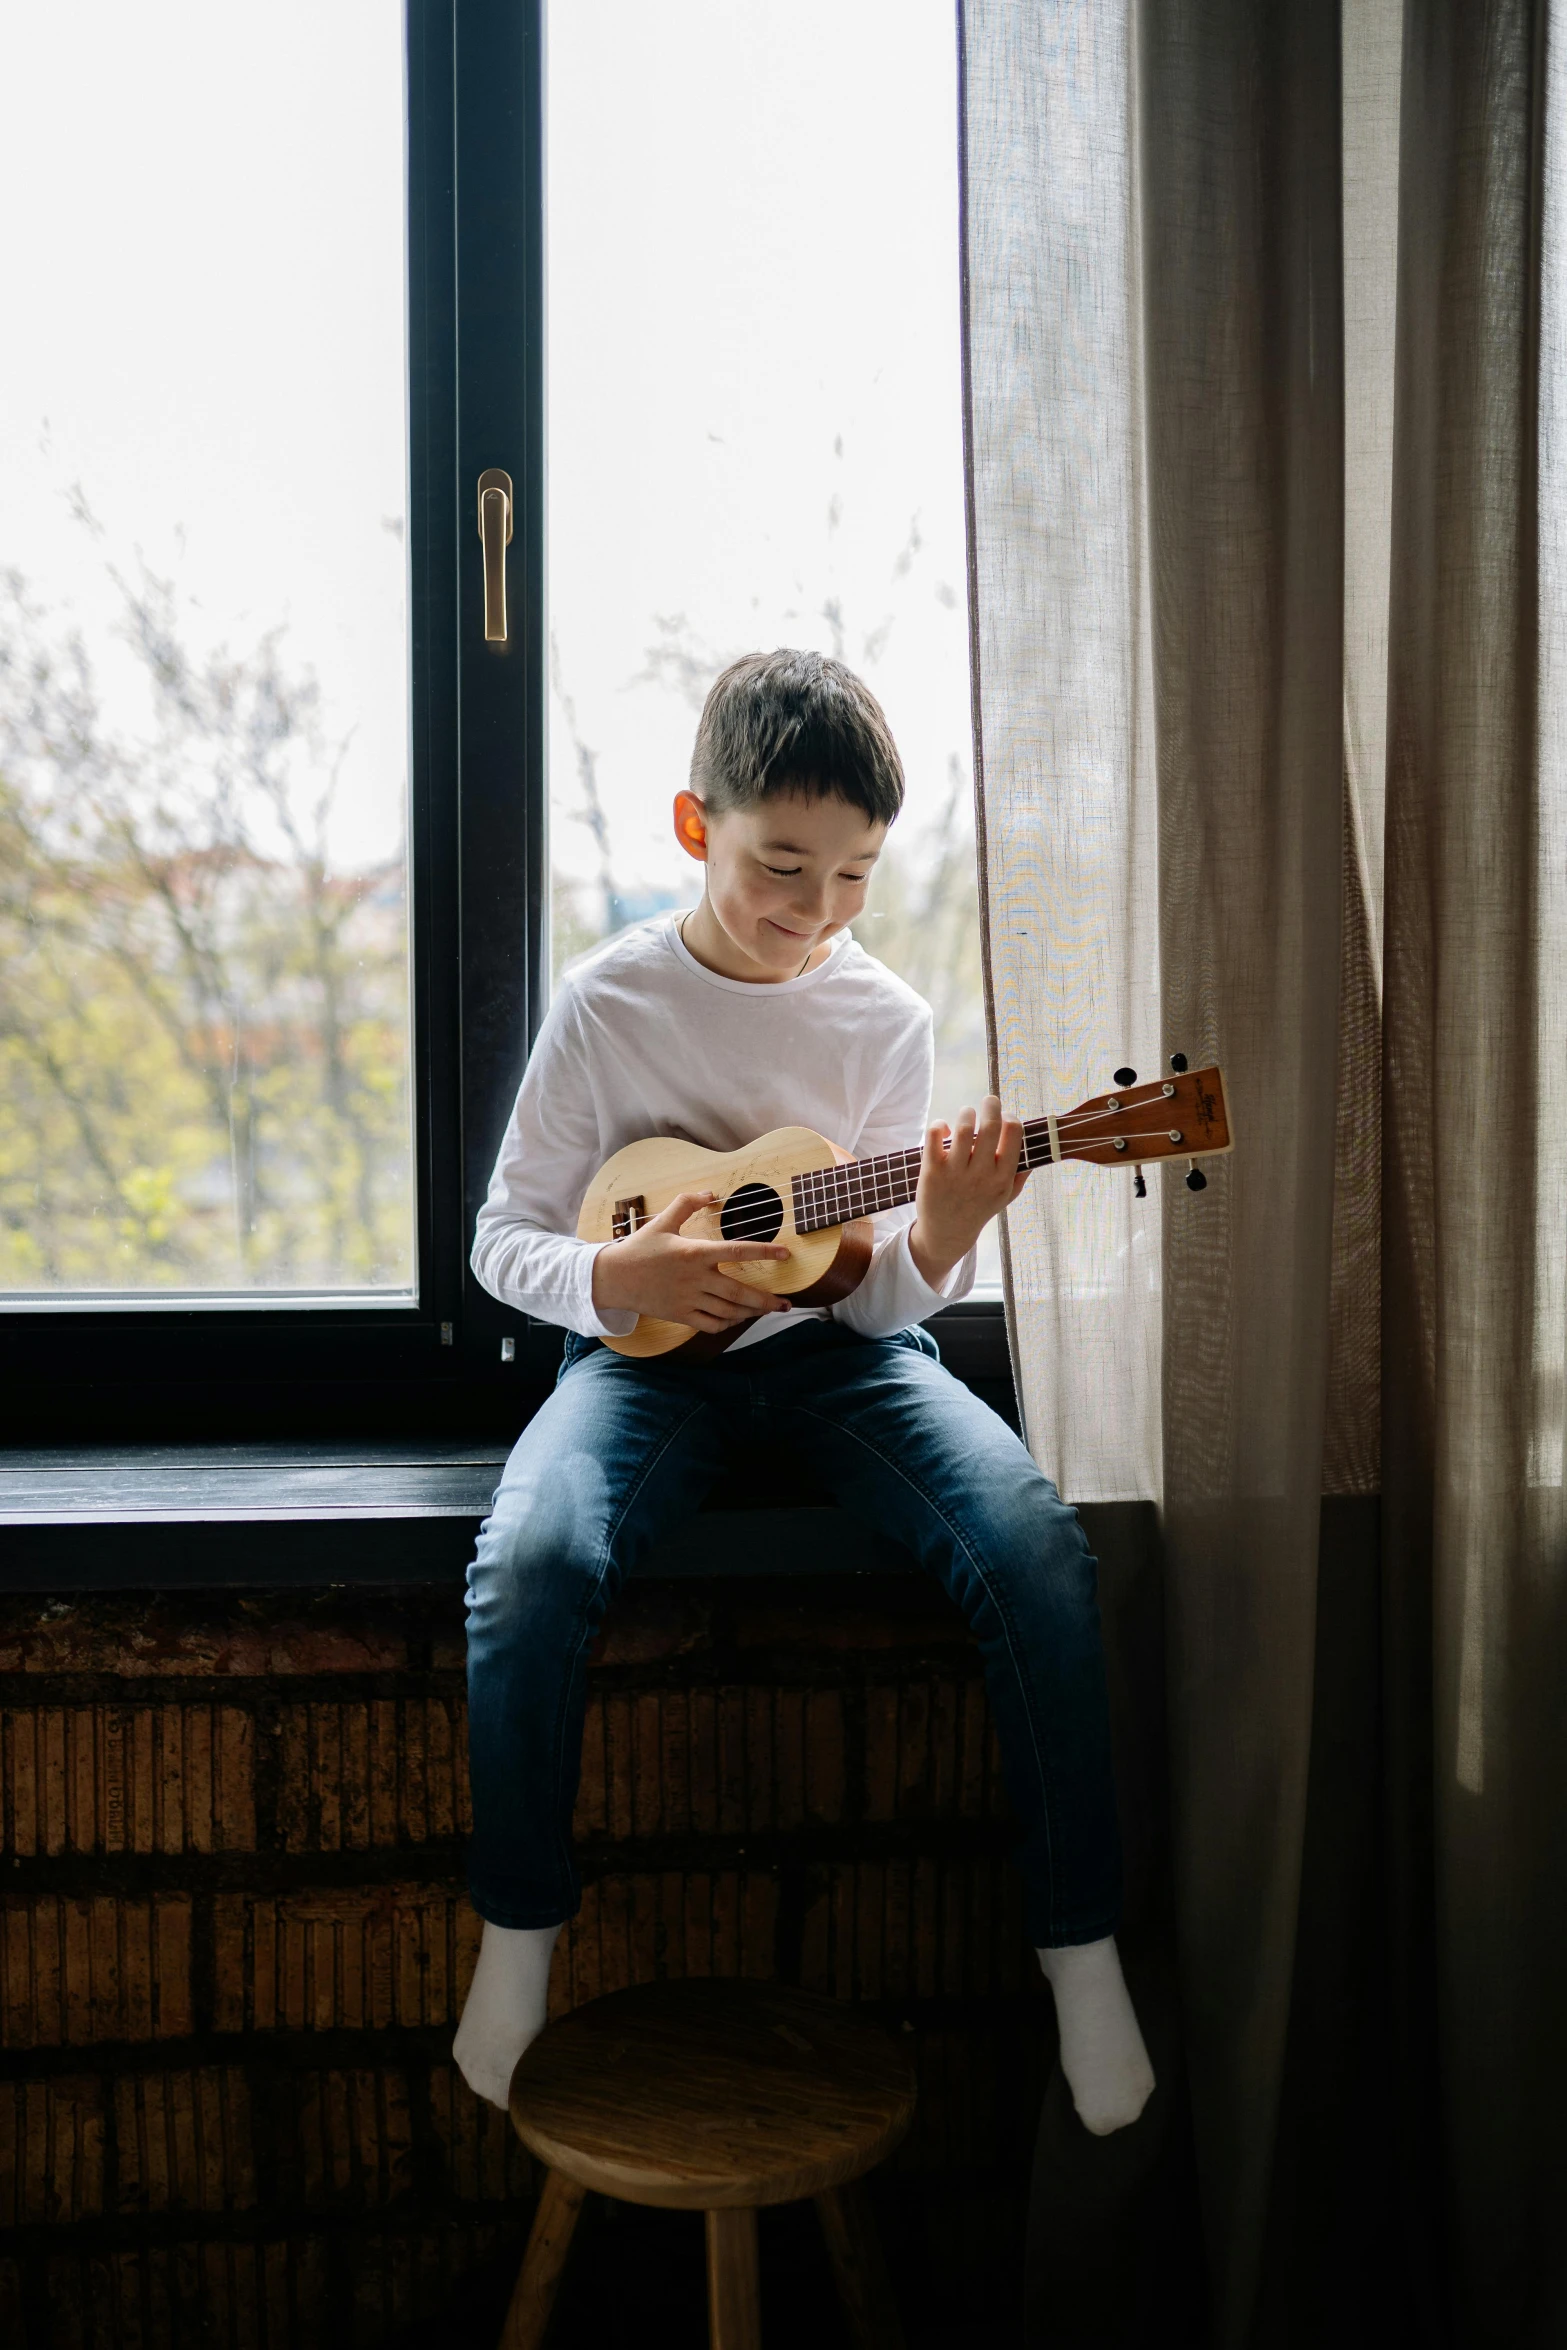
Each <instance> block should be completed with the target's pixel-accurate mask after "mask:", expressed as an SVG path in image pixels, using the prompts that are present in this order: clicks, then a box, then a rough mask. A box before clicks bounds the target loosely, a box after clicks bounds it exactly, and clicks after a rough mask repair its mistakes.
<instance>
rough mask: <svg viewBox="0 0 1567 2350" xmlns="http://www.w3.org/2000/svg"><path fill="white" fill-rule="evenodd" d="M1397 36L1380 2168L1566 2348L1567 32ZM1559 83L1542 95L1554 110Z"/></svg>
mask: <svg viewBox="0 0 1567 2350" xmlns="http://www.w3.org/2000/svg"><path fill="white" fill-rule="evenodd" d="M1547 18H1548V12H1547V10H1546V8H1545V7H1544V6H1543V5H1539V4H1533V5H1532V4H1531V0H1427V4H1426V5H1422V6H1419V7H1414V6H1411V7H1410V9H1409V11H1408V14H1407V18H1406V25H1405V42H1404V84H1403V136H1402V141H1401V151H1400V218H1399V316H1398V391H1397V429H1396V436H1395V483H1394V499H1393V529H1392V537H1393V556H1392V588H1391V599H1390V608H1389V648H1390V653H1389V686H1388V696H1389V701H1388V771H1387V884H1386V917H1385V932H1386V941H1387V945H1386V992H1385V1004H1386V1038H1385V1056H1384V1086H1383V1104H1384V1116H1385V1129H1386V1165H1385V1172H1384V1189H1383V1223H1384V1233H1385V1246H1384V1317H1383V1425H1384V1431H1385V1447H1384V1468H1383V1497H1384V1498H1383V1520H1384V1545H1383V1575H1384V1588H1385V1594H1386V1617H1387V1627H1388V1683H1387V1707H1388V1724H1389V1740H1388V1749H1387V1756H1388V1808H1389V1836H1388V1845H1389V1855H1390V1870H1391V1883H1392V1888H1393V1895H1394V1908H1393V1930H1394V1949H1395V1956H1396V1962H1397V1980H1398V1985H1399V1987H1400V1989H1401V1990H1402V1991H1403V1993H1404V1996H1403V1998H1402V1999H1401V2001H1400V2003H1399V2006H1398V2009H1397V2011H1396V2012H1397V2015H1398V2017H1399V2024H1400V2058H1401V2067H1400V2081H1399V2098H1398V2112H1399V2114H1400V2117H1401V2121H1402V2125H1403V2126H1402V2138H1401V2146H1400V2172H1401V2175H1402V2177H1403V2179H1404V2181H1405V2184H1406V2191H1408V2192H1409V2193H1410V2194H1411V2195H1412V2196H1413V2197H1414V2199H1415V2205H1414V2209H1413V2211H1412V2214H1411V2219H1412V2224H1413V2229H1414V2240H1415V2242H1416V2243H1417V2244H1421V2245H1422V2246H1424V2245H1428V2244H1429V2243H1430V2242H1431V2239H1432V2237H1433V2235H1434V2234H1435V2232H1436V2225H1437V2224H1438V2223H1437V2221H1436V2219H1435V2217H1434V2215H1443V2216H1444V2217H1445V2221H1446V2225H1445V2228H1444V2229H1443V2230H1442V2234H1443V2237H1444V2239H1445V2250H1446V2253H1447V2256H1448V2258H1449V2260H1450V2262H1451V2271H1450V2276H1449V2278H1448V2283H1449V2287H1450V2294H1449V2297H1450V2302H1451V2307H1452V2312H1453V2319H1454V2324H1455V2329H1456V2333H1457V2338H1458V2339H1459V2340H1461V2341H1474V2342H1482V2343H1492V2342H1494V2343H1508V2344H1514V2343H1517V2344H1531V2345H1533V2344H1539V2345H1541V2346H1542V2350H1543V2346H1544V2345H1545V2344H1547V2343H1560V2342H1562V2341H1563V2340H1567V2063H1564V2053H1567V1804H1564V1794H1567V1767H1564V1766H1567V1548H1564V1524H1563V1510H1562V1375H1561V1374H1562V1363H1563V1343H1562V1260H1563V1251H1564V1248H1567V1218H1564V1206H1567V1202H1564V1198H1563V1166H1564V1149H1563V1145H1564V1137H1567V1077H1564V1072H1563V1063H1564V1057H1567V1024H1564V1022H1563V1017H1562V1014H1563V1002H1562V987H1563V974H1564V966H1567V926H1564V923H1563V919H1562V889H1563V838H1562V827H1563V798H1564V789H1567V774H1564V760H1563V747H1564V746H1563V740H1562V723H1563V720H1562V701H1561V688H1562V669H1561V630H1562V625H1563V603H1562V598H1563V588H1564V584H1567V583H1564V581H1563V577H1562V568H1561V562H1560V533H1561V530H1562V523H1563V517H1562V499H1563V493H1564V490H1567V481H1564V479H1563V476H1562V470H1561V465H1562V459H1561V449H1562V441H1561V421H1562V420H1561V402H1562V398H1563V353H1562V332H1563V319H1562V271H1563V251H1562V226H1563V224H1562V219H1561V190H1560V169H1561V166H1560V158H1559V155H1558V154H1557V152H1556V142H1557V141H1558V140H1559V137H1560V132H1561V125H1562V123H1563V120H1564V117H1563V114H1562V112H1561V107H1560V97H1559V94H1558V93H1559V90H1560V86H1561V83H1562V79H1563V71H1564V60H1563V58H1562V55H1561V48H1562V38H1563V32H1564V30H1567V28H1564V27H1563V26H1562V24H1561V22H1560V20H1558V22H1557V24H1556V26H1554V27H1552V28H1550V30H1551V31H1552V32H1553V33H1554V38H1553V39H1550V40H1548V38H1547V33H1548V23H1547ZM1552 100H1555V103H1552V102H1551V101H1552Z"/></svg>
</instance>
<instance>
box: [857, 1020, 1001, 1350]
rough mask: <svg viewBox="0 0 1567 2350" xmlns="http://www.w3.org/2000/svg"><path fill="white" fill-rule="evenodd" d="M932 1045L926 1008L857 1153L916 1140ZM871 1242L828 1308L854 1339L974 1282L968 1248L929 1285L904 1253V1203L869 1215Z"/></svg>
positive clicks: (890, 1326)
mask: <svg viewBox="0 0 1567 2350" xmlns="http://www.w3.org/2000/svg"><path fill="white" fill-rule="evenodd" d="M935 1067H936V1047H935V1039H934V1033H933V1022H932V1019H931V1015H930V1013H929V1011H928V1010H927V1011H926V1013H925V1017H924V1019H923V1021H922V1022H921V1023H920V1026H919V1028H918V1030H917V1031H916V1034H915V1036H914V1039H913V1042H912V1044H911V1045H910V1047H909V1049H908V1050H907V1051H906V1052H905V1053H904V1054H903V1056H902V1058H901V1059H900V1060H899V1061H898V1063H897V1064H896V1066H895V1068H894V1071H893V1074H892V1075H891V1077H890V1078H889V1080H888V1084H887V1087H886V1090H885V1092H884V1093H883V1094H882V1095H881V1096H880V1098H879V1100H878V1101H877V1103H876V1107H875V1109H874V1110H873V1111H872V1113H871V1116H870V1117H869V1118H868V1119H867V1121H866V1123H865V1127H864V1130H863V1131H862V1133H861V1135H860V1138H859V1141H858V1143H857V1144H856V1146H855V1156H856V1157H857V1158H874V1157H876V1155H877V1154H878V1153H879V1152H881V1151H895V1150H907V1149H908V1148H909V1146H910V1145H911V1144H913V1143H917V1142H922V1141H923V1140H924V1137H925V1128H926V1125H927V1124H928V1122H929V1118H930V1088H931V1079H932V1077H933V1076H934V1074H935ZM871 1222H872V1227H873V1230H874V1233H875V1241H874V1245H873V1248H872V1252H871V1261H870V1263H869V1265H868V1266H867V1267H866V1271H865V1278H864V1280H863V1281H862V1282H861V1283H860V1285H859V1287H858V1288H857V1289H854V1290H851V1292H850V1293H849V1295H848V1296H847V1297H845V1298H841V1299H840V1300H839V1302H838V1303H837V1305H835V1306H834V1307H833V1308H832V1317H833V1320H834V1321H835V1322H842V1323H845V1324H846V1325H847V1327H848V1328H849V1329H851V1330H858V1331H859V1333H860V1335H861V1337H862V1338H886V1337H888V1336H890V1334H891V1333H892V1332H893V1331H894V1330H903V1329H906V1328H907V1327H908V1325H909V1323H910V1322H924V1321H927V1320H928V1319H929V1317H930V1316H931V1315H932V1314H937V1313H940V1311H941V1309H942V1307H943V1306H950V1305H954V1304H956V1302H957V1300H958V1299H959V1298H960V1297H967V1295H968V1293H969V1291H970V1290H971V1289H972V1288H973V1286H974V1269H975V1264H976V1261H977V1252H976V1251H975V1250H974V1249H970V1250H969V1253H968V1255H967V1256H966V1257H965V1258H964V1259H963V1261H962V1263H961V1264H957V1265H954V1266H953V1268H952V1271H951V1272H950V1273H949V1274H948V1275H947V1278H946V1280H945V1282H944V1283H943V1284H942V1286H941V1288H940V1289H933V1288H932V1286H931V1284H930V1283H929V1282H928V1281H927V1280H926V1278H925V1276H924V1274H923V1273H922V1272H921V1271H920V1269H919V1267H918V1265H916V1264H915V1262H914V1259H913V1256H912V1255H911V1254H910V1251H909V1228H910V1226H911V1225H912V1224H913V1222H914V1209H913V1206H912V1204H911V1205H910V1206H908V1207H906V1208H891V1209H888V1210H886V1211H884V1212H883V1213H882V1214H881V1215H879V1216H875V1217H873V1218H872V1219H871Z"/></svg>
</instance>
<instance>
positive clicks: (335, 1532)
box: [0, 1299, 1010, 1592]
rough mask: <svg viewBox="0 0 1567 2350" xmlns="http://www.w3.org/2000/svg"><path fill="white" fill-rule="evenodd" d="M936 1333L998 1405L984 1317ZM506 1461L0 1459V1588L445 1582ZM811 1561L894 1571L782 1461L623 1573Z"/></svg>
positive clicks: (364, 1454) (136, 1450)
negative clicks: (628, 1571)
mask: <svg viewBox="0 0 1567 2350" xmlns="http://www.w3.org/2000/svg"><path fill="white" fill-rule="evenodd" d="M936 1328H937V1336H938V1339H939V1341H940V1345H941V1350H942V1355H943V1358H944V1360H945V1361H946V1362H947V1363H948V1364H949V1366H950V1367H951V1369H952V1370H953V1371H954V1372H955V1373H956V1374H957V1376H958V1377H959V1378H961V1379H964V1380H966V1381H969V1382H971V1383H973V1384H975V1385H978V1386H981V1387H982V1388H983V1389H984V1390H986V1391H988V1393H989V1395H990V1400H992V1401H993V1402H998V1403H1002V1404H1003V1405H1004V1404H1005V1402H1006V1400H1007V1398H1008V1396H1009V1393H1010V1376H1009V1371H1008V1366H1007V1359H1006V1333H1005V1328H1004V1326H1003V1322H1002V1317H1001V1314H1000V1313H999V1311H998V1309H997V1307H996V1306H995V1305H994V1304H992V1303H990V1302H989V1301H982V1300H977V1299H976V1300H973V1301H967V1300H966V1301H965V1302H964V1303H963V1304H961V1305H958V1306H949V1307H948V1308H947V1310H946V1311H945V1312H944V1313H942V1314H941V1315H939V1316H938V1317H937V1318H936ZM506 1452H507V1447H506V1446H505V1445H504V1444H496V1443H493V1442H489V1441H486V1442H481V1443H477V1444H461V1443H455V1442H450V1441H438V1442H433V1443H424V1442H409V1441H406V1440H404V1441H399V1442H382V1443H357V1444H343V1443H286V1442H285V1443H268V1444H192V1445H179V1444H130V1445H106V1444H94V1445H74V1446H73V1445H50V1446H38V1447H28V1448H25V1449H23V1448H18V1449H16V1450H13V1451H4V1450H0V1590H8V1591H15V1592H20V1591H38V1592H62V1591H92V1590H126V1589H173V1588H186V1589H196V1588H208V1589H212V1588H234V1589H245V1588H248V1589H263V1588H276V1587H279V1586H289V1585H292V1586H317V1587H319V1586H321V1585H323V1584H334V1583H363V1584H375V1583H381V1584H387V1583H424V1582H445V1581H452V1582H454V1583H455V1582H460V1580H461V1577H462V1573H463V1569H464V1567H465V1566H466V1565H467V1562H468V1560H469V1558H470V1557H471V1555H472V1551H473V1539H474V1535H475V1532H476V1531H477V1528H478V1524H479V1521H480V1519H481V1518H482V1517H483V1516H484V1514H485V1512H486V1510H487V1509H488V1508H489V1505H490V1497H491V1495H492V1493H493V1492H494V1490H495V1487H496V1485H497V1483H498V1482H499V1479H500V1474H501V1470H502V1467H503V1466H504V1464H505V1460H506ZM823 1564H828V1565H831V1566H846V1567H849V1568H850V1569H853V1570H858V1571H860V1572H864V1573H881V1574H886V1573H905V1572H907V1571H908V1570H909V1568H910V1567H911V1566H912V1561H911V1559H910V1558H909V1555H908V1553H907V1552H906V1551H905V1550H904V1549H903V1548H902V1546H901V1545H900V1544H898V1543H895V1542H893V1541H891V1540H889V1539H888V1538H887V1537H886V1536H885V1535H881V1534H877V1533H871V1532H867V1531H866V1529H865V1528H863V1527H861V1526H859V1525H858V1524H856V1522H855V1521H854V1520H853V1519H852V1518H850V1517H849V1516H848V1515H847V1514H846V1513H845V1512H844V1511H842V1510H839V1509H837V1508H836V1507H835V1506H833V1504H832V1503H831V1501H830V1499H829V1497H828V1496H827V1495H825V1494H824V1493H822V1492H820V1491H819V1490H813V1489H812V1488H811V1486H810V1484H809V1477H808V1472H807V1471H806V1470H804V1469H803V1468H802V1467H801V1466H800V1465H798V1464H793V1463H788V1462H784V1463H774V1464H771V1465H770V1466H769V1465H768V1464H758V1465H755V1466H753V1467H752V1468H750V1469H749V1470H748V1471H747V1472H746V1473H745V1474H744V1475H739V1474H737V1475H736V1476H734V1477H733V1478H732V1479H731V1480H729V1481H727V1482H726V1483H725V1484H723V1485H721V1486H719V1487H717V1488H715V1490H714V1492H713V1494H712V1495H711V1496H710V1498H709V1500H708V1502H707V1504H706V1505H705V1506H704V1508H703V1509H702V1510H700V1511H699V1512H698V1513H697V1515H696V1516H695V1517H693V1518H692V1519H690V1520H689V1521H688V1522H687V1523H686V1524H685V1525H684V1526H683V1527H681V1528H680V1529H679V1530H678V1531H677V1532H676V1533H675V1534H674V1535H672V1536H671V1537H670V1538H669V1539H668V1540H666V1541H665V1542H663V1543H661V1544H660V1545H659V1546H658V1547H657V1548H656V1549H655V1550H654V1551H653V1552H652V1553H651V1554H650V1555H649V1557H648V1558H647V1559H646V1560H645V1561H644V1562H643V1564H642V1565H641V1566H640V1567H639V1568H638V1569H636V1570H635V1571H636V1572H637V1573H638V1574H640V1575H642V1576H649V1577H653V1576H657V1577H666V1576H672V1577H686V1576H709V1575H736V1574H738V1575H778V1574H790V1573H801V1572H808V1571H811V1570H813V1569H815V1568H819V1567H821V1566H822V1565H823Z"/></svg>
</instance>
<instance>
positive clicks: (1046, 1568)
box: [1005, 1477, 1099, 1638]
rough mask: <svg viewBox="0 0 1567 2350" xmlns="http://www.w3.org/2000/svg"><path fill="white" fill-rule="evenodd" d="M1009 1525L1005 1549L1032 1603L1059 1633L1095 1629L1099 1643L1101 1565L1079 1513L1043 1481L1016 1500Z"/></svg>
mask: <svg viewBox="0 0 1567 2350" xmlns="http://www.w3.org/2000/svg"><path fill="white" fill-rule="evenodd" d="M1006 1519H1007V1531H1006V1540H1005V1547H1006V1551H1007V1555H1008V1556H1009V1558H1010V1559H1011V1560H1012V1561H1013V1562H1014V1572H1015V1573H1016V1576H1017V1582H1018V1585H1019V1587H1020V1594H1021V1596H1023V1597H1024V1599H1025V1601H1026V1603H1027V1604H1029V1605H1031V1606H1033V1607H1035V1608H1039V1609H1042V1610H1043V1612H1044V1613H1046V1614H1047V1615H1048V1616H1049V1617H1050V1619H1051V1621H1052V1624H1053V1625H1054V1627H1055V1628H1056V1629H1057V1631H1058V1632H1059V1631H1061V1630H1063V1629H1066V1628H1067V1627H1069V1626H1072V1625H1076V1624H1081V1625H1082V1626H1084V1627H1085V1628H1087V1627H1088V1626H1090V1625H1091V1626H1092V1629H1093V1633H1094V1636H1095V1637H1096V1638H1097V1636H1098V1624H1099V1562H1098V1561H1097V1559H1096V1558H1095V1557H1094V1554H1093V1552H1092V1551H1091V1550H1090V1549H1089V1547H1088V1537H1087V1536H1086V1535H1085V1534H1084V1532H1083V1529H1082V1526H1081V1524H1080V1522H1079V1520H1078V1515H1077V1512H1076V1510H1075V1509H1073V1508H1072V1506H1071V1505H1070V1503H1068V1502H1064V1501H1062V1500H1061V1498H1060V1496H1059V1495H1058V1494H1057V1492H1056V1490H1055V1488H1054V1486H1053V1485H1051V1484H1049V1483H1048V1481H1047V1480H1046V1479H1045V1478H1043V1477H1040V1478H1038V1479H1037V1480H1035V1479H1031V1480H1030V1481H1029V1482H1028V1483H1027V1484H1026V1485H1025V1486H1023V1487H1022V1488H1021V1490H1020V1491H1019V1492H1018V1493H1017V1494H1016V1495H1015V1497H1014V1498H1013V1502H1012V1505H1011V1507H1010V1508H1009V1509H1008V1511H1007V1513H1006Z"/></svg>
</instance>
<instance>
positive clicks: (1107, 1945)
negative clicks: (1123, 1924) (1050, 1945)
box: [1035, 1934, 1154, 2138]
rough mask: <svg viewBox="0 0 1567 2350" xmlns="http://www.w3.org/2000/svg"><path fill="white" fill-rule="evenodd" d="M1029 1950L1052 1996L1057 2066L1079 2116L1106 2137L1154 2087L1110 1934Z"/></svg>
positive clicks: (1138, 2108) (1123, 2125) (1132, 2114)
mask: <svg viewBox="0 0 1567 2350" xmlns="http://www.w3.org/2000/svg"><path fill="white" fill-rule="evenodd" d="M1035 1955H1036V1957H1037V1958H1038V1960H1039V1963H1040V1965H1041V1966H1042V1967H1043V1968H1044V1970H1045V1980H1046V1981H1047V1982H1048V1984H1049V1985H1050V1988H1051V1990H1052V1991H1053V1992H1054V1993H1055V2000H1056V2022H1057V2024H1058V2025H1059V2027H1060V2033H1061V2070H1062V2071H1063V2072H1064V2073H1065V2075H1066V2084H1067V2087H1068V2088H1069V2089H1070V2090H1071V2092H1072V2103H1073V2104H1074V2105H1075V2106H1076V2107H1077V2114H1078V2119H1079V2120H1080V2121H1081V2123H1082V2125H1083V2127H1084V2129H1085V2130H1092V2132H1093V2134H1094V2136H1095V2137H1096V2138H1108V2137H1109V2135H1110V2133H1111V2131H1112V2130H1124V2129H1125V2128H1126V2125H1127V2123H1128V2122H1134V2121H1136V2119H1137V2117H1138V2115H1139V2114H1140V2113H1141V2112H1142V2110H1143V2107H1144V2106H1145V2105H1146V2104H1147V2102H1148V2100H1149V2098H1150V2096H1151V2095H1152V2094H1153V2085H1154V2079H1153V2066H1152V2065H1151V2064H1150V2063H1149V2061H1148V2051H1147V2049H1146V2048H1145V2047H1144V2046H1143V2035H1142V2033H1141V2031H1140V2030H1139V2029H1138V2024H1137V2016H1136V2012H1135V2010H1134V2009H1133V2006H1132V2000H1131V1994H1130V1992H1129V1991H1128V1990H1127V1988H1126V1978H1125V1976H1124V1975H1123V1974H1122V1972H1121V1956H1120V1952H1119V1951H1118V1950H1117V1949H1116V1946H1115V1936H1114V1935H1113V1934H1107V1935H1106V1936H1105V1938H1104V1940H1103V1941H1102V1942H1079V1943H1074V1944H1070V1945H1068V1946H1067V1947H1066V1948H1065V1949H1062V1950H1041V1951H1037V1952H1036V1953H1035Z"/></svg>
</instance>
